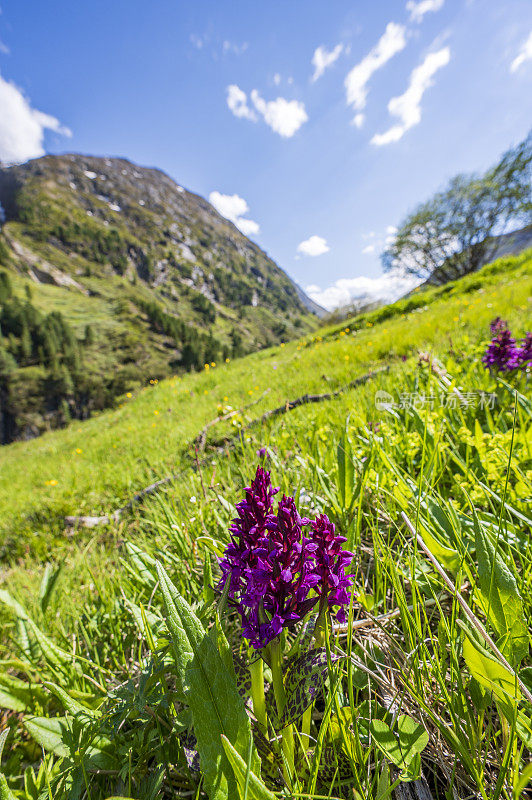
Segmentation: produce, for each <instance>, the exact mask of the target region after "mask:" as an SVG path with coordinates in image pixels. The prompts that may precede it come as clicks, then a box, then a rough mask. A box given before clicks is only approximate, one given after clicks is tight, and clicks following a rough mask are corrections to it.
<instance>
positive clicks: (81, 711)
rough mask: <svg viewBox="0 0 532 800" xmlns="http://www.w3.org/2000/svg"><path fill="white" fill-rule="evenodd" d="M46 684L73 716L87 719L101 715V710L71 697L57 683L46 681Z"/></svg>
mask: <svg viewBox="0 0 532 800" xmlns="http://www.w3.org/2000/svg"><path fill="white" fill-rule="evenodd" d="M44 685H45V686H46V687H47V688H48V689H49V690H50V691H51V692H52V693H53V694H54V695H55V696H56V697H57V699H58V700H59V701H60V702H61V705H62V706H63V708H64V709H65V711H68V713H69V714H72V716H74V717H76V716H80V717H81V718H83V717H85V718H86V719H87V720H90V719H97V718H98V717H99V716H100V712H99V711H94V709H92V708H87V706H84V705H82V704H81V703H79V702H78V701H77V700H74V698H73V697H71V696H70V695H69V694H68V692H65V690H64V689H62V688H61V686H58V685H57V684H56V683H52V682H51V681H44Z"/></svg>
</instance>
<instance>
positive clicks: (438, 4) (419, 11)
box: [406, 0, 445, 22]
mask: <svg viewBox="0 0 532 800" xmlns="http://www.w3.org/2000/svg"><path fill="white" fill-rule="evenodd" d="M444 2H445V0H419V2H417V3H416V2H415V0H408V3H407V4H406V10H407V11H410V19H411V20H412V22H421V20H422V19H423V17H424V16H425V14H428V13H429V12H431V11H439V10H440V8H442V7H443V3H444Z"/></svg>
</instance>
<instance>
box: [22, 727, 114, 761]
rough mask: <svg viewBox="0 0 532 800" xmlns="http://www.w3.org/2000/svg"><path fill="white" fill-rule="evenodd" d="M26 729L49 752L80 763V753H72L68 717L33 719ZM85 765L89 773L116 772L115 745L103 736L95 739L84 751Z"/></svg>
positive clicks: (71, 738)
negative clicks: (98, 771)
mask: <svg viewBox="0 0 532 800" xmlns="http://www.w3.org/2000/svg"><path fill="white" fill-rule="evenodd" d="M24 727H25V728H26V730H27V731H28V733H29V734H30V736H31V737H32V738H33V739H35V741H36V742H37V744H40V745H41V747H43V748H44V749H45V750H46V751H47V752H51V753H55V755H56V756H61V757H62V758H70V759H71V760H72V761H78V759H79V758H80V755H79V753H78V752H77V747H76V752H71V747H70V746H69V743H70V744H72V743H73V737H72V733H71V730H70V725H69V721H68V720H67V718H66V717H51V718H49V717H32V718H31V719H27V720H25V721H24ZM83 763H84V766H85V768H86V769H87V770H88V771H89V772H92V771H97V770H101V769H106V770H107V769H110V770H114V769H116V768H117V761H116V759H115V758H114V755H113V745H112V743H111V742H110V741H109V739H106V738H105V737H103V736H99V737H95V738H94V739H93V741H92V742H91V745H90V746H89V747H88V748H87V749H86V750H84V753H83Z"/></svg>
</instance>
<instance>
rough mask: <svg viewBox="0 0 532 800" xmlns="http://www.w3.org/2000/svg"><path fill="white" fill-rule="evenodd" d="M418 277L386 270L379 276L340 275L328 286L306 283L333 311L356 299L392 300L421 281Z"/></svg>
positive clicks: (360, 301)
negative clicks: (345, 276) (342, 276)
mask: <svg viewBox="0 0 532 800" xmlns="http://www.w3.org/2000/svg"><path fill="white" fill-rule="evenodd" d="M419 282H420V281H419V279H418V278H415V277H413V276H404V275H401V274H398V273H393V272H388V273H383V274H382V275H380V276H379V277H378V278H368V277H365V276H361V277H359V278H340V279H339V280H337V281H335V282H334V283H333V284H332V285H331V286H328V287H327V288H326V289H321V288H320V287H319V286H315V285H312V286H307V288H306V289H305V291H306V293H307V294H308V296H309V297H310V298H312V300H314V301H315V302H316V303H319V305H320V306H323V307H324V308H326V309H328V310H329V311H332V310H333V309H335V308H340V307H341V306H348V305H351V304H353V303H357V304H359V305H366V304H367V303H373V302H377V301H379V302H383V303H393V302H394V301H395V300H398V299H399V298H400V297H402V295H404V294H406V293H407V292H409V291H411V290H412V289H413V288H414V287H415V286H417V285H418V284H419Z"/></svg>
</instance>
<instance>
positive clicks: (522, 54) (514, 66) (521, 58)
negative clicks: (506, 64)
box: [510, 31, 532, 72]
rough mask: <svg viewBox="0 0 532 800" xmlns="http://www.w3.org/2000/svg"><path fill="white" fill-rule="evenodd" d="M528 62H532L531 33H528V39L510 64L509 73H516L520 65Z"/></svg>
mask: <svg viewBox="0 0 532 800" xmlns="http://www.w3.org/2000/svg"><path fill="white" fill-rule="evenodd" d="M530 60H532V31H530V34H529V36H528V39H527V40H526V42H525V43H524V45H523V46H522V48H521V49H520V51H519V53H518V54H517V56H516V57H515V58H514V60H513V61H512V63H511V64H510V72H516V71H517V70H518V69H519V67H520V66H521V64H524V63H525V61H530Z"/></svg>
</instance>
